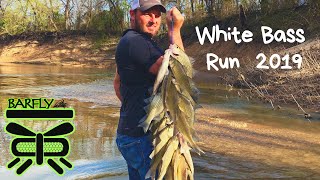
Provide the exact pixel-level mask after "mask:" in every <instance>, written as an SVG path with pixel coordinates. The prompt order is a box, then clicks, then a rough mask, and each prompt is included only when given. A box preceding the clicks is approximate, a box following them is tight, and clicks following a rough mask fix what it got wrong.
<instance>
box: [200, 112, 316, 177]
mask: <svg viewBox="0 0 320 180" xmlns="http://www.w3.org/2000/svg"><path fill="white" fill-rule="evenodd" d="M232 116H234V115H233V113H232V112H231V111H226V110H223V109H219V108H210V107H208V106H204V108H202V109H199V110H198V111H197V119H199V120H198V122H197V123H196V126H195V129H196V130H197V133H198V138H199V139H200V141H201V143H200V146H201V148H203V149H204V150H205V151H206V152H210V153H209V156H210V154H211V153H214V154H215V153H216V154H218V155H221V156H227V157H232V158H233V159H234V161H235V163H236V164H237V165H234V166H236V167H234V166H232V167H228V166H223V165H222V167H221V168H216V170H217V173H222V172H225V173H228V172H230V173H231V172H232V171H235V170H238V171H239V174H238V176H237V177H238V178H239V177H241V175H243V174H246V176H244V177H246V178H249V179H251V178H267V179H268V178H298V179H299V178H302V179H304V178H307V177H309V178H319V177H320V173H319V172H320V165H319V164H320V163H319V162H320V157H319V154H320V151H319V148H320V134H319V131H318V130H316V129H313V130H311V129H312V126H314V127H316V126H319V125H320V124H319V122H312V123H308V122H303V121H301V122H300V123H301V125H303V126H306V131H303V130H302V129H297V127H293V126H292V127H284V126H281V125H279V124H277V123H273V124H271V123H269V124H268V123H265V124H261V123H257V122H255V120H254V119H250V118H249V117H248V118H247V119H246V118H244V119H242V120H240V121H239V120H235V118H234V117H232ZM274 118H276V117H274ZM308 129H309V130H310V131H308ZM204 156H206V155H204ZM194 157H197V155H196V154H194ZM237 159H238V160H239V161H237ZM217 161H220V160H219V159H217ZM250 162H251V163H252V164H251V166H250V164H249V163H250ZM215 164H216V165H217V164H219V162H216V163H215ZM204 168H205V167H204ZM199 170H200V171H201V169H199ZM243 171H245V173H244V172H243ZM263 172H266V173H265V174H264V173H263ZM267 172H268V173H269V174H268V173H267ZM272 173H273V174H272ZM277 175H279V176H278V177H277Z"/></svg>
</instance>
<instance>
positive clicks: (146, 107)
mask: <svg viewBox="0 0 320 180" xmlns="http://www.w3.org/2000/svg"><path fill="white" fill-rule="evenodd" d="M143 109H144V111H145V112H147V113H148V112H149V110H150V105H147V106H145V107H143Z"/></svg>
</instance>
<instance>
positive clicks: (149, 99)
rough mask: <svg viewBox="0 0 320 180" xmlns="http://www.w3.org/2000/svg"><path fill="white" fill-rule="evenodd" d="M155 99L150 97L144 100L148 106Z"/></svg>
mask: <svg viewBox="0 0 320 180" xmlns="http://www.w3.org/2000/svg"><path fill="white" fill-rule="evenodd" d="M153 97H154V96H150V97H148V98H146V99H144V100H143V101H144V102H145V103H147V104H150V103H151V101H152V99H153Z"/></svg>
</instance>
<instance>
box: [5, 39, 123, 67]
mask: <svg viewBox="0 0 320 180" xmlns="http://www.w3.org/2000/svg"><path fill="white" fill-rule="evenodd" d="M45 39H49V40H42V39H37V38H31V37H30V38H29V39H28V38H27V39H26V40H23V39H19V38H16V39H13V40H10V41H8V42H4V43H0V62H2V63H15V64H39V65H58V66H76V67H98V68H107V69H109V68H111V69H112V68H113V69H114V67H115V59H114V54H115V48H116V44H117V42H118V40H117V39H116V38H109V39H108V40H106V41H103V40H97V39H95V37H92V36H84V35H69V36H65V37H60V38H59V37H58V36H54V37H50V38H49V37H45Z"/></svg>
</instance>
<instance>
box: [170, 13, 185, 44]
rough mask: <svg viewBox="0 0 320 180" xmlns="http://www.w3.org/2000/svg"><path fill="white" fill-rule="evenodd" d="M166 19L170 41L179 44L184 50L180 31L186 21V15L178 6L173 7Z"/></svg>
mask: <svg viewBox="0 0 320 180" xmlns="http://www.w3.org/2000/svg"><path fill="white" fill-rule="evenodd" d="M166 20H167V26H168V35H169V40H170V43H171V44H177V45H178V46H179V47H180V48H181V49H182V50H184V46H183V43H182V39H181V33H180V29H181V27H182V25H183V22H184V17H183V16H182V14H181V13H180V11H179V10H178V9H177V8H176V7H173V8H171V9H170V10H169V11H168V12H167V16H166ZM172 21H173V24H172Z"/></svg>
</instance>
